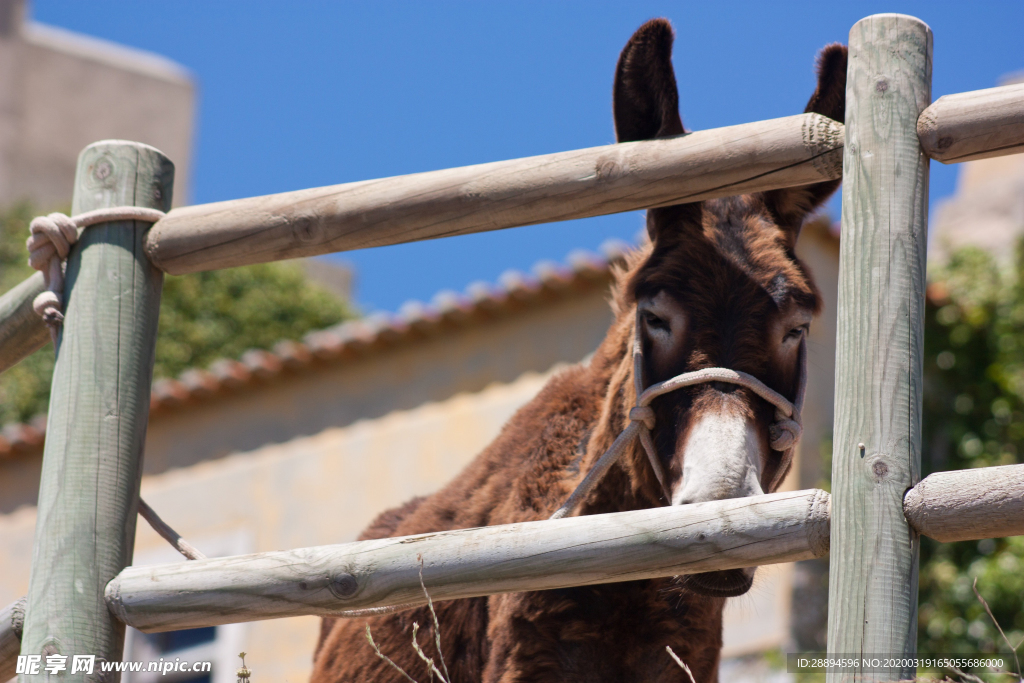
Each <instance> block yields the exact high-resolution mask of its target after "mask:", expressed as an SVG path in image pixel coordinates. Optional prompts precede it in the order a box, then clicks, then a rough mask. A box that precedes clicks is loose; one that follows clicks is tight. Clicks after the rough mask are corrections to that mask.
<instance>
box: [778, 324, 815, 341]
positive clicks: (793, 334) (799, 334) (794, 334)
mask: <svg viewBox="0 0 1024 683" xmlns="http://www.w3.org/2000/svg"><path fill="white" fill-rule="evenodd" d="M809 329H810V325H801V326H800V327H794V328H793V329H791V330H790V331H789V332H787V333H786V336H785V337H783V338H782V341H792V340H794V339H801V338H803V336H804V335H805V334H807V332H808V330H809Z"/></svg>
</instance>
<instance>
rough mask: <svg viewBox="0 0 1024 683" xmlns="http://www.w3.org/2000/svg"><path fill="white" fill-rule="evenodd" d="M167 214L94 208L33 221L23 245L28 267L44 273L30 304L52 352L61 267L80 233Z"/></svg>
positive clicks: (57, 326)
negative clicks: (41, 289)
mask: <svg viewBox="0 0 1024 683" xmlns="http://www.w3.org/2000/svg"><path fill="white" fill-rule="evenodd" d="M165 215H166V214H165V213H164V212H163V211H158V210H157V209H146V208H143V207H141V206H116V207H113V208H110V209H96V210H95V211H87V212H85V213H81V214H78V215H77V216H74V217H70V216H66V215H64V214H62V213H51V214H50V215H49V216H38V217H37V218H34V219H32V223H31V226H30V230H31V231H32V234H31V236H29V238H28V241H27V242H26V243H25V246H27V247H28V264H29V265H30V266H32V267H33V268H35V269H36V270H38V271H41V272H42V273H43V282H45V283H46V290H47V291H45V292H40V293H39V295H38V296H37V297H36V298H35V299H34V300H33V301H32V308H33V309H34V310H35V312H36V313H38V314H39V316H40V317H41V318H42V319H43V322H44V323H46V326H47V327H49V328H50V339H51V340H53V346H54V349H56V346H57V332H58V331H59V330H60V326H61V324H62V323H63V322H64V312H63V308H64V302H63V296H64V267H63V261H64V259H66V258H67V257H68V254H69V253H70V252H71V245H73V244H75V242H77V241H78V238H79V235H80V231H81V230H84V229H85V228H87V227H89V226H90V225H96V224H97V223H109V222H111V221H145V222H147V223H155V222H157V221H158V220H160V219H161V218H163V217H164V216H165Z"/></svg>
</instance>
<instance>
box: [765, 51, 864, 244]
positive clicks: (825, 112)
mask: <svg viewBox="0 0 1024 683" xmlns="http://www.w3.org/2000/svg"><path fill="white" fill-rule="evenodd" d="M817 71H818V87H817V88H816V89H815V90H814V94H813V95H811V99H810V101H809V102H808V103H807V108H806V109H804V112H805V113H808V114H809V113H812V112H813V113H815V114H821V115H822V116H827V117H828V118H830V119H832V120H834V121H838V122H839V123H844V119H845V118H846V46H845V45H841V44H840V43H832V44H831V45H826V46H825V47H824V48H823V49H822V51H821V52H819V53H818V68H817ZM839 183H840V180H827V181H825V182H823V183H815V184H813V185H802V186H800V187H789V188H786V189H784V190H772V191H770V192H765V193H764V199H765V204H766V205H767V206H768V210H769V211H771V212H772V214H773V215H774V216H775V218H776V220H777V221H778V223H779V226H780V227H782V228H783V229H784V230H786V232H787V233H789V236H790V242H791V244H796V239H797V237H798V236H799V235H800V226H801V225H802V224H803V221H804V218H806V217H807V214H809V213H811V212H812V211H814V210H815V209H817V208H818V207H819V206H821V205H822V204H823V203H825V200H826V199H828V198H829V197H831V196H832V193H834V192H835V191H836V189H837V188H838V187H839Z"/></svg>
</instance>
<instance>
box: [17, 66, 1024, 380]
mask: <svg viewBox="0 0 1024 683" xmlns="http://www.w3.org/2000/svg"><path fill="white" fill-rule="evenodd" d="M918 135H919V137H920V140H921V145H922V147H923V149H924V150H925V152H926V153H927V154H928V155H929V156H930V157H932V158H933V159H937V160H939V161H942V162H943V163H955V162H959V161H967V160H970V159H982V158H986V157H992V156H1001V155H1005V154H1014V153H1017V152H1020V151H1022V150H1024V84H1017V85H1009V86H1003V87H1000V88H991V89H989V90H978V91H975V92H968V93H960V94H958V95H946V96H945V97H941V98H939V99H938V100H937V101H935V102H934V103H933V104H932V105H931V106H930V107H928V108H927V109H925V111H924V112H923V113H922V115H921V117H920V119H919V120H918ZM843 138H844V129H843V126H842V124H839V123H836V122H835V121H831V120H829V119H826V118H824V117H821V116H819V115H817V114H801V115H798V116H790V117H787V118H782V119H772V120H769V121H758V122H756V123H747V124H742V125H739V126H729V127H726V128H716V129H713V130H707V131H699V132H696V133H689V134H687V135H683V136H680V137H676V138H670V139H666V140H646V141H642V142H629V143H624V144H618V145H607V146H605V147H592V148H589V149H581V150H574V151H570V152H559V153H556V154H547V155H544V156H537V157H528V158H525V159H513V160H510V161H499V162H495V163H490V164H480V165H478V166H466V167H462V168H453V169H446V170H441V171H430V172H427V173H417V174H414V175H407V176H399V177H395V178H383V179H380V180H368V181H362V182H357V183H348V184H344V185H333V186H329V187H321V188H314V189H309V190H297V191H295V192H284V193H281V194H275V195H267V196H264V197H251V198H248V199H236V200H232V201H226V202H218V203H214V204H200V205H197V206H188V207H182V208H178V209H174V210H173V211H171V212H170V214H168V216H167V217H166V218H164V219H163V220H161V221H159V222H158V223H156V224H155V225H154V226H153V228H152V229H151V230H150V232H149V235H148V237H147V243H146V253H147V254H148V255H149V257H150V258H151V259H152V260H153V262H154V264H155V265H156V266H157V267H158V268H161V269H162V270H164V271H165V272H168V273H171V274H181V273H189V272H196V271H201V270H214V269H217V268H230V267H233V266H241V265H248V264H252V263H262V262H266V261H275V260H279V259H287V258H296V257H300V256H315V255H318V254H326V253H331V252H337V251H348V250H351V249H362V248H365V247H376V246H385V245H389V244H399V243H402V242H414V241H417V240H426V239H435V238H438V237H447V236H450V235H465V234H470V233H474V232H486V231H489V230H500V229H503V228H511V227H516V226H523V225H533V224H536V223H546V222H553V221H563V220H570V219H573V218H585V217H588V216H599V215H604V214H610V213H617V212H622V211H632V210H637V209H645V208H650V207H655V206H666V205H670V204H675V203H680V202H695V201H701V200H704V199H711V198H714V197H723V196H729V195H735V194H742V193H746V192H761V191H765V190H771V189H777V188H781V187H791V186H795V185H802V184H806V183H813V182H818V181H822V180H830V179H834V178H838V177H840V175H841V174H842V148H843ZM41 283H42V280H41V278H39V277H38V276H37V277H35V278H34V279H31V282H30V281H26V282H24V283H22V285H20V286H19V287H18V288H16V289H14V290H11V291H10V292H7V293H6V294H4V295H3V296H2V297H0V372H2V371H3V370H6V369H7V368H8V367H10V366H12V365H14V364H15V363H17V362H18V361H19V360H21V359H22V358H24V357H25V356H26V355H28V354H29V353H31V352H32V351H35V350H36V349H38V348H39V347H41V346H42V345H43V344H44V343H45V342H46V339H47V335H46V330H45V328H44V326H43V325H42V323H41V322H40V321H39V320H38V318H37V317H35V316H33V315H27V313H31V300H32V298H33V297H34V296H35V294H37V293H38V292H39V291H40V289H41V286H42V284H41Z"/></svg>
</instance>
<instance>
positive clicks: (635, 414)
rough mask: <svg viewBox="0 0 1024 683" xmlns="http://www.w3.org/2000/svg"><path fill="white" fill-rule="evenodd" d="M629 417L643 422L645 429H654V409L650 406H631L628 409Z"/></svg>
mask: <svg viewBox="0 0 1024 683" xmlns="http://www.w3.org/2000/svg"><path fill="white" fill-rule="evenodd" d="M629 419H630V420H632V421H633V422H641V423H643V425H644V427H647V429H654V410H653V409H652V408H651V407H650V406H633V407H632V408H630V409H629Z"/></svg>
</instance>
